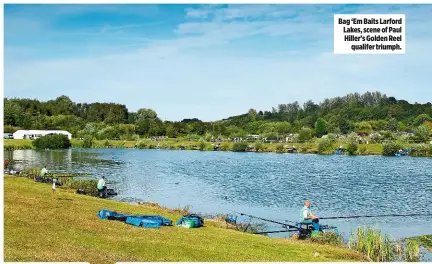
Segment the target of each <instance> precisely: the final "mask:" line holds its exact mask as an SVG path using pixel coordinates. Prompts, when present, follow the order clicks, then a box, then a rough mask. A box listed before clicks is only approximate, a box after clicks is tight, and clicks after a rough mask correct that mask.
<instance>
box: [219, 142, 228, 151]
mask: <svg viewBox="0 0 432 264" xmlns="http://www.w3.org/2000/svg"><path fill="white" fill-rule="evenodd" d="M220 149H221V150H223V151H228V150H229V149H230V144H229V143H228V142H223V143H222V144H220Z"/></svg>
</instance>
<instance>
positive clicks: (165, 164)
mask: <svg viewBox="0 0 432 264" xmlns="http://www.w3.org/2000/svg"><path fill="white" fill-rule="evenodd" d="M113 155H116V156H118V157H119V160H120V161H121V162H120V163H114V162H112V156H113ZM12 156H13V158H14V159H15V160H19V161H20V162H19V163H17V166H21V167H41V166H43V165H47V168H48V170H51V171H74V172H91V173H93V175H94V177H95V178H96V177H98V176H101V175H105V176H106V177H107V178H108V181H113V182H114V183H113V184H112V186H113V187H115V188H116V189H117V190H118V191H119V195H118V196H117V197H116V198H115V199H118V200H122V201H128V202H138V201H154V202H158V203H159V204H161V205H164V206H167V207H171V208H174V207H184V206H190V208H191V209H192V211H194V212H201V213H230V212H231V211H232V210H234V211H239V212H244V213H248V214H252V215H257V216H261V217H264V218H270V219H274V220H279V221H285V220H291V221H297V220H298V218H299V214H300V213H299V211H300V209H301V207H302V205H303V204H302V203H303V201H304V200H305V199H309V200H311V201H312V211H313V212H316V213H317V214H318V215H319V216H322V217H325V216H345V215H361V214H369V215H371V214H391V213H397V214H401V213H430V212H431V211H432V208H431V206H430V205H431V203H432V170H431V167H432V159H431V158H410V157H403V158H396V157H378V156H362V157H360V156H359V157H348V156H318V155H303V154H273V153H262V154H261V153H233V152H200V151H174V150H169V151H164V150H136V149H96V150H95V149H92V150H79V149H74V150H66V151H34V150H18V151H14V152H5V157H9V158H11V157H12ZM322 223H325V224H330V225H336V226H338V227H339V230H340V231H342V232H343V233H344V234H345V236H347V235H348V234H349V233H350V231H351V229H352V228H355V227H357V226H360V225H370V226H376V227H379V228H381V229H383V230H385V231H388V232H390V233H391V235H392V236H393V237H395V238H402V237H408V236H417V235H422V234H431V233H432V224H431V222H430V217H422V218H413V217H403V218H400V217H393V218H365V219H351V220H346V219H344V220H322Z"/></svg>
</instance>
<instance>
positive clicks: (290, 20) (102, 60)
mask: <svg viewBox="0 0 432 264" xmlns="http://www.w3.org/2000/svg"><path fill="white" fill-rule="evenodd" d="M293 7H294V6H283V7H281V6H272V5H263V6H229V7H228V8H226V9H220V8H215V7H214V6H204V7H202V8H200V9H188V10H186V16H187V18H188V20H187V21H186V22H184V23H182V24H179V25H178V26H177V27H176V28H173V30H175V33H176V37H175V38H171V39H166V40H150V39H145V38H143V37H142V36H138V35H137V36H135V35H132V36H130V37H136V38H137V39H138V38H139V39H140V38H143V41H142V42H144V41H145V43H143V44H138V45H137V42H136V41H133V42H132V41H131V43H130V45H131V46H133V47H135V49H129V50H128V52H117V53H114V54H111V53H108V54H105V53H103V52H102V53H100V54H102V55H93V56H90V57H87V58H82V57H77V58H75V59H65V58H55V59H49V60H48V59H37V60H36V59H32V60H19V61H14V60H13V58H17V57H16V56H17V54H19V53H20V54H22V53H21V52H22V51H25V50H21V49H17V48H14V47H8V48H7V49H6V50H7V51H6V52H7V54H9V55H7V56H6V57H7V58H9V60H8V61H9V62H8V63H7V65H6V68H5V96H19V97H34V96H37V97H39V98H40V99H50V98H53V97H56V96H59V95H61V94H67V95H69V96H71V98H72V99H73V100H77V101H81V102H89V101H90V102H91V101H110V102H118V103H124V104H126V105H127V106H128V107H129V108H130V109H131V110H137V109H138V108H140V107H151V108H154V109H155V110H156V111H157V112H158V113H159V115H160V116H162V117H166V118H168V119H174V120H180V119H182V118H187V117H198V118H201V119H204V120H214V119H220V118H223V117H227V116H230V115H234V114H240V113H244V112H246V111H247V110H248V109H249V108H251V107H253V108H257V109H261V110H270V109H271V107H272V106H276V105H277V104H279V103H288V102H292V101H294V100H298V101H300V102H304V101H306V100H308V99H313V100H314V101H320V100H322V99H324V98H328V97H332V96H341V95H344V94H346V93H349V92H365V91H367V90H369V91H375V90H379V91H381V92H384V93H387V94H389V95H392V96H396V97H400V98H404V99H407V100H411V101H416V100H417V101H421V100H420V99H422V98H423V100H427V98H432V91H431V90H430V89H429V84H430V78H431V74H430V70H429V68H430V67H429V61H430V60H431V59H432V54H431V52H430V51H428V48H429V47H430V44H431V42H432V38H431V35H430V33H428V31H427V26H430V24H426V25H427V26H424V25H421V23H423V21H425V18H427V17H428V16H425V13H421V12H420V13H417V14H421V15H423V17H421V15H417V16H415V17H412V16H413V14H414V13H410V12H413V11H407V13H408V14H410V16H408V15H407V17H408V18H409V19H410V20H409V21H411V22H410V24H409V27H410V28H411V30H410V31H409V33H407V35H408V36H411V37H410V38H409V40H408V41H407V50H408V53H407V54H406V55H381V56H380V55H370V56H344V55H334V54H333V53H332V50H331V48H332V40H333V38H332V30H333V25H332V23H327V20H326V19H328V17H330V20H332V18H331V17H332V13H331V12H330V11H329V10H331V9H335V7H334V6H318V7H313V6H312V10H311V8H309V9H308V8H307V7H304V8H303V7H302V8H298V7H297V8H295V10H294V8H293ZM415 9H417V7H415ZM426 10H429V9H426ZM311 11H313V12H315V13H312V14H311V13H310V12H311ZM363 11H365V10H363ZM366 11H367V10H366ZM375 11H377V10H375ZM396 11H397V10H396ZM417 11H419V10H418V9H417ZM308 12H309V13H308ZM319 12H322V13H324V14H326V15H325V17H327V18H324V19H323V18H322V16H316V15H314V14H317V13H319ZM423 12H424V11H423ZM262 17H264V18H265V19H259V18H262ZM411 17H412V18H411ZM270 18H271V19H270ZM321 20H323V21H321ZM428 21H429V20H428ZM426 23H430V22H427V21H426ZM134 25H136V26H137V25H139V24H130V26H134ZM126 26H127V25H124V27H126ZM117 27H118V28H115V26H108V29H109V30H108V33H109V32H111V31H115V30H118V29H121V27H123V26H117ZM418 32H423V35H419V33H418ZM424 33H426V34H424ZM258 35H260V36H266V37H267V38H268V41H269V42H271V43H275V42H278V41H286V44H287V46H288V45H289V44H290V43H291V42H294V41H297V42H299V43H301V46H298V50H297V51H296V52H291V51H288V49H287V50H283V51H282V52H277V53H272V52H271V51H272V50H271V49H267V50H264V51H261V50H257V51H256V53H257V55H256V56H250V57H243V56H240V55H232V54H235V50H233V51H232V52H231V53H230V55H225V56H214V55H212V53H211V52H212V51H213V50H214V49H216V48H218V47H225V48H226V50H230V45H229V44H230V42H231V41H235V40H240V39H244V38H246V37H251V36H258ZM110 36H113V35H110ZM281 36H282V37H283V38H281ZM306 40H308V41H309V42H310V43H313V44H315V48H314V49H313V50H307V49H305V46H306V44H308V43H307V41H306ZM137 41H138V40H137ZM142 42H140V43H142ZM247 43H248V44H247V45H250V46H249V48H254V45H255V43H254V42H253V41H249V42H247ZM223 45H225V46H223ZM323 45H326V46H325V47H326V48H323ZM113 47H115V45H113ZM256 47H258V46H256ZM96 48H97V47H96ZM327 48H329V49H327ZM198 50H201V51H202V52H200V53H198ZM309 51H310V52H309ZM413 90H414V91H418V92H417V93H416V92H414V93H413V92H412V91H413ZM420 92H421V93H422V94H421V95H420V96H419V95H418V93H420ZM419 98H420V99H419Z"/></svg>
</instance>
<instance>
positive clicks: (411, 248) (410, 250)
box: [402, 239, 420, 262]
mask: <svg viewBox="0 0 432 264" xmlns="http://www.w3.org/2000/svg"><path fill="white" fill-rule="evenodd" d="M402 259H403V260H404V261H407V262H417V261H420V246H419V244H418V242H417V241H415V240H413V239H408V241H407V242H406V244H405V247H404V250H403V253H402Z"/></svg>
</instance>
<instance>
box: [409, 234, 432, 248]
mask: <svg viewBox="0 0 432 264" xmlns="http://www.w3.org/2000/svg"><path fill="white" fill-rule="evenodd" d="M406 240H414V241H417V242H418V243H419V244H420V246H422V247H424V248H426V249H428V250H429V251H431V252H432V235H423V236H418V237H410V238H407V239H406Z"/></svg>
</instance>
